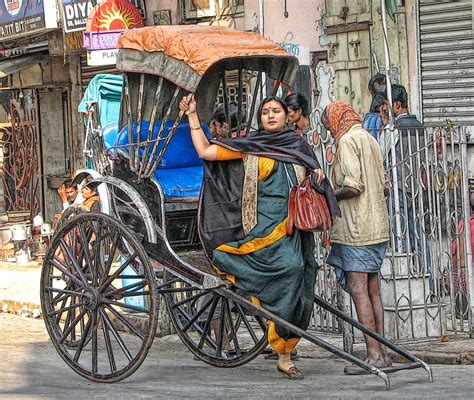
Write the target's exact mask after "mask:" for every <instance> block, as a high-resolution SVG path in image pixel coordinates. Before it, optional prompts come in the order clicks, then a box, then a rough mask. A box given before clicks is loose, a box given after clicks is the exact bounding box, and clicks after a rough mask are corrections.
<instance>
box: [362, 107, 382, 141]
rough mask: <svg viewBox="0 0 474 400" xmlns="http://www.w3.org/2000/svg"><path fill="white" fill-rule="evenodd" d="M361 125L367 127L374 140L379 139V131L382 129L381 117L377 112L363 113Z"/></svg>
mask: <svg viewBox="0 0 474 400" xmlns="http://www.w3.org/2000/svg"><path fill="white" fill-rule="evenodd" d="M362 127H363V128H364V129H367V130H368V131H369V132H370V134H371V135H372V136H373V137H374V138H375V139H376V140H379V136H380V132H382V129H383V123H382V118H380V115H379V114H377V113H373V112H368V113H367V114H365V115H364V120H363V121H362Z"/></svg>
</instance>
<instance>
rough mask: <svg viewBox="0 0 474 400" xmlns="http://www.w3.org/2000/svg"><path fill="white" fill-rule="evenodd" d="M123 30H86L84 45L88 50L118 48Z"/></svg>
mask: <svg viewBox="0 0 474 400" xmlns="http://www.w3.org/2000/svg"><path fill="white" fill-rule="evenodd" d="M122 32H123V31H105V32H84V33H83V42H84V47H85V48H86V49H88V50H105V49H116V48H117V41H118V39H119V37H120V34H121V33H122Z"/></svg>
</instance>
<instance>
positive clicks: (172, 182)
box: [104, 121, 211, 198]
mask: <svg viewBox="0 0 474 400" xmlns="http://www.w3.org/2000/svg"><path fill="white" fill-rule="evenodd" d="M172 125H173V121H168V123H167V124H166V126H165V129H164V131H163V135H162V137H163V138H166V137H167V136H168V132H169V129H170V128H171V126H172ZM149 126H150V124H149V122H148V121H143V122H142V123H141V128H140V140H141V141H144V140H146V138H147V135H148V128H149ZM160 126H161V121H157V122H155V123H154V125H153V132H152V138H153V139H155V138H156V137H157V134H158V131H159V129H160ZM137 127H138V123H137V122H134V123H133V125H132V135H133V141H136V137H137ZM202 128H203V130H204V132H205V134H206V136H207V137H208V138H210V136H211V135H210V131H209V128H208V127H207V125H205V124H202ZM164 142H165V141H164V140H162V141H160V142H159V144H158V151H157V152H156V154H158V153H159V151H160V149H161V148H162V147H163V145H164ZM104 143H105V146H106V149H107V151H109V152H110V153H112V154H114V153H116V150H115V151H114V147H115V148H116V149H118V150H119V151H120V152H121V153H122V154H124V155H125V156H127V157H128V152H129V147H126V145H128V144H129V137H128V126H125V127H124V128H122V130H121V131H120V132H119V133H118V134H117V132H116V131H114V130H113V129H109V130H108V131H107V132H104ZM112 143H113V144H112ZM122 146H124V147H122ZM152 147H153V145H152V144H150V146H149V154H150V153H151V150H152ZM144 153H145V148H144V147H141V148H140V152H139V157H140V158H142V157H143V155H144ZM153 176H154V178H155V180H156V181H158V183H159V184H160V185H161V187H162V189H163V192H164V195H165V197H174V198H190V197H199V193H200V191H201V185H202V177H203V162H202V160H201V159H200V158H199V157H198V155H197V153H196V150H195V149H194V145H193V143H192V140H191V134H190V131H189V123H188V121H181V122H180V124H179V125H178V127H177V128H176V131H175V133H174V136H173V137H172V139H171V140H170V142H169V145H168V147H167V149H166V151H165V153H164V155H163V158H162V159H161V161H160V163H159V165H158V167H157V168H156V170H155V172H154V174H153Z"/></svg>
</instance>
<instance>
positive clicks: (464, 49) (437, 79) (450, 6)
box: [419, 0, 474, 126]
mask: <svg viewBox="0 0 474 400" xmlns="http://www.w3.org/2000/svg"><path fill="white" fill-rule="evenodd" d="M419 29H420V54H421V60H420V65H421V90H422V99H423V101H422V109H423V121H424V123H425V124H426V125H428V126H435V125H440V124H443V123H445V121H446V119H447V118H450V119H451V120H452V121H454V123H455V124H457V125H471V126H472V125H474V108H473V105H474V36H473V30H472V1H471V0H464V1H449V2H440V1H438V0H421V1H420V5H419Z"/></svg>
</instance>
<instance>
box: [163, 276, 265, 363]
mask: <svg viewBox="0 0 474 400" xmlns="http://www.w3.org/2000/svg"><path fill="white" fill-rule="evenodd" d="M163 285H164V288H163V289H162V292H163V294H164V298H165V302H166V305H167V308H168V312H169V315H170V318H171V321H172V323H173V326H174V328H175V329H176V332H177V334H178V335H179V337H180V338H181V340H182V341H183V343H184V344H185V345H186V346H187V347H188V348H189V350H191V352H192V353H193V354H194V355H195V356H196V357H198V358H199V359H200V360H202V361H204V362H206V363H208V364H210V365H213V366H216V367H223V368H226V367H237V366H239V365H243V364H245V363H247V362H249V361H251V360H253V359H254V358H255V357H256V356H258V355H259V354H260V353H261V352H262V351H263V349H264V348H265V347H266V346H267V334H266V321H264V320H263V319H262V318H261V317H259V316H256V315H253V313H252V310H251V309H247V308H244V307H242V306H241V305H239V304H236V303H233V302H232V301H230V300H229V299H227V298H226V297H225V296H224V295H222V294H220V292H218V291H216V290H201V289H199V288H196V287H195V286H193V285H190V284H189V283H187V282H184V281H182V280H180V279H179V278H175V277H173V276H172V275H171V274H169V273H165V276H164V284H163Z"/></svg>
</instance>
